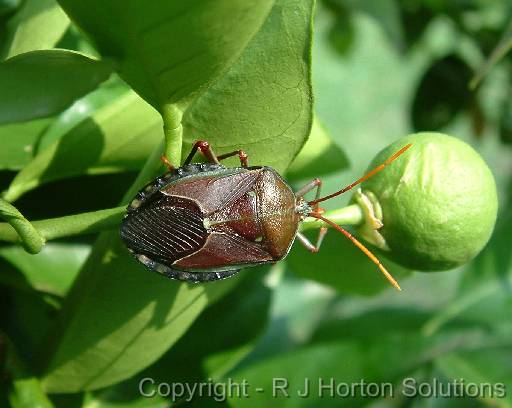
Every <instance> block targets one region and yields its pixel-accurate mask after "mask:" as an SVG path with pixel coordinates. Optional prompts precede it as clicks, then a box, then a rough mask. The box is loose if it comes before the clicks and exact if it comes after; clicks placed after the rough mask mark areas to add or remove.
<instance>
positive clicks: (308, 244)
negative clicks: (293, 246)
mask: <svg viewBox="0 0 512 408" xmlns="http://www.w3.org/2000/svg"><path fill="white" fill-rule="evenodd" d="M325 234H327V227H322V228H320V231H319V232H318V238H317V239H316V245H313V244H312V243H311V241H310V240H309V239H307V238H306V236H305V235H304V234H301V233H300V232H297V238H298V240H299V241H300V243H301V244H302V245H304V246H305V247H306V248H307V249H308V251H310V252H318V251H319V250H320V245H322V242H323V240H324V237H325Z"/></svg>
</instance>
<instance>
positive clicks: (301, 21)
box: [183, 0, 312, 172]
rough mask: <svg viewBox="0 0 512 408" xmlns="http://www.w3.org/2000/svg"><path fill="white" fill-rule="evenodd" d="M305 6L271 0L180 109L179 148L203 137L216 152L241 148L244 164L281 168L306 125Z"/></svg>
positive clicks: (307, 63) (308, 111)
mask: <svg viewBox="0 0 512 408" xmlns="http://www.w3.org/2000/svg"><path fill="white" fill-rule="evenodd" d="M311 7H312V5H311V2H309V1H308V2H302V3H300V4H297V3H296V2H293V1H289V0H281V1H278V2H277V3H276V5H275V7H274V8H273V9H272V12H271V13H270V14H269V15H268V17H267V20H266V21H265V23H264V25H263V26H262V27H261V29H260V31H259V33H258V34H257V35H256V36H255V37H254V38H253V40H252V41H251V42H250V44H249V45H248V47H247V49H246V50H245V51H244V53H243V54H242V55H241V57H240V58H239V59H238V60H237V61H236V63H235V64H234V65H233V66H232V67H231V68H230V69H229V71H227V72H226V74H225V75H224V76H223V77H222V78H219V79H218V80H217V81H216V82H215V83H214V84H213V85H212V86H211V87H210V88H209V89H208V91H206V92H205V93H204V94H202V95H201V96H200V97H199V98H198V99H196V100H195V101H194V102H193V104H192V105H191V106H189V108H188V109H187V111H186V112H185V113H184V116H183V127H184V136H183V138H184V141H185V148H184V151H187V148H188V146H190V145H191V144H192V142H193V141H194V140H197V139H198V138H204V139H206V140H208V141H209V142H210V144H211V145H212V146H213V147H214V149H215V151H216V152H218V153H226V152H230V151H233V150H236V149H240V148H243V149H244V150H245V152H246V153H247V154H248V156H249V164H253V165H267V166H271V167H274V168H275V169H277V170H278V171H280V172H283V171H284V170H285V169H286V168H287V166H288V165H289V163H290V162H291V161H292V160H293V158H294V157H295V155H296V154H297V153H298V152H299V150H300V149H301V148H302V146H303V144H304V141H305V138H306V137H307V135H308V134H309V132H310V129H311V124H312V109H311V108H312V106H311V97H312V93H311V86H310V83H309V72H310V61H309V52H310V51H309V48H310V46H311V35H310V32H309V26H310V23H311V21H310V19H311ZM292 29H293V34H291V32H290V30H292ZM277 39H279V40H277ZM225 163H226V165H228V166H229V165H239V162H237V158H236V157H234V158H231V159H228V160H226V161H225Z"/></svg>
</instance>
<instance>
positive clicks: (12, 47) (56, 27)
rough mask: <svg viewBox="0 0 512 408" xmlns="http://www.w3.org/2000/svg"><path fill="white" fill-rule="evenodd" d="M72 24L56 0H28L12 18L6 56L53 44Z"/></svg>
mask: <svg viewBox="0 0 512 408" xmlns="http://www.w3.org/2000/svg"><path fill="white" fill-rule="evenodd" d="M68 26H69V19H68V17H67V16H66V14H65V13H64V11H63V10H62V9H61V8H60V7H59V5H58V4H57V2H56V1H55V0H26V1H25V2H24V3H23V6H22V7H21V9H20V10H19V11H18V13H17V14H16V15H15V16H14V17H13V18H12V19H11V20H10V21H9V22H8V24H7V27H8V31H7V39H6V41H5V43H4V44H3V46H2V52H1V54H0V55H2V59H4V58H10V57H12V56H14V55H18V54H21V53H24V52H29V51H35V50H42V49H45V48H52V47H53V46H54V45H55V44H57V42H58V41H59V39H60V38H61V37H62V35H63V34H64V32H65V31H66V29H67V28H68Z"/></svg>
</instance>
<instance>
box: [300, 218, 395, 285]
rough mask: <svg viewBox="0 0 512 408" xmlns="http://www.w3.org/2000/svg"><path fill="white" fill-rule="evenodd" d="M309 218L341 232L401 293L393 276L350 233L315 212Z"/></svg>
mask: <svg viewBox="0 0 512 408" xmlns="http://www.w3.org/2000/svg"><path fill="white" fill-rule="evenodd" d="M309 215H310V216H311V217H314V218H318V219H319V220H322V221H324V222H325V223H326V224H329V225H330V226H331V227H333V228H334V229H336V230H338V231H339V232H341V233H342V234H343V235H345V236H346V237H347V238H348V239H349V240H350V241H352V243H353V244H354V245H355V246H356V247H358V248H359V249H360V250H361V251H362V252H363V253H364V254H365V255H366V256H367V257H368V258H370V260H371V261H372V262H373V263H374V264H376V265H377V266H378V267H379V269H380V271H381V272H382V274H383V275H384V276H385V277H386V279H387V280H388V281H389V282H390V283H391V284H392V285H393V286H394V287H395V288H396V289H398V290H399V291H402V288H401V287H400V285H399V284H398V282H397V281H396V279H395V278H393V276H392V275H391V274H390V273H389V272H388V270H387V269H386V268H385V267H384V265H382V264H381V263H380V261H379V259H378V258H377V257H376V256H375V255H374V254H373V253H372V252H371V251H370V250H369V249H368V248H366V247H365V246H364V245H363V244H362V243H361V242H359V241H358V240H357V239H356V238H355V237H354V236H353V235H352V234H351V233H350V232H348V231H347V230H346V229H344V228H342V227H340V226H339V225H338V224H336V223H335V222H333V221H331V220H330V219H328V218H325V217H322V216H321V215H320V214H318V213H315V212H312V213H311V214H309Z"/></svg>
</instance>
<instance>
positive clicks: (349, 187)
mask: <svg viewBox="0 0 512 408" xmlns="http://www.w3.org/2000/svg"><path fill="white" fill-rule="evenodd" d="M411 146H412V144H411V143H409V144H408V145H405V146H404V147H402V148H401V149H400V150H399V151H397V152H396V153H395V154H394V155H393V156H391V157H390V158H389V159H387V160H386V161H385V162H384V163H382V164H380V165H378V166H377V167H375V168H374V169H373V170H371V171H370V172H368V173H367V174H365V175H364V176H363V177H361V178H360V179H358V180H356V181H354V182H353V183H352V184H349V185H348V186H346V187H344V188H342V189H341V190H339V191H336V192H335V193H332V194H329V195H327V196H325V197H321V198H317V199H315V200H312V201H308V204H309V205H315V204H318V203H321V202H322V201H326V200H329V199H331V198H333V197H336V196H339V195H340V194H343V193H345V192H347V191H348V190H351V189H352V188H354V187H355V186H357V185H358V184H361V183H362V182H363V181H365V180H368V179H369V178H370V177H371V176H373V175H374V174H375V173H378V172H379V171H381V170H382V169H384V167H386V166H388V165H389V164H391V163H392V162H393V161H394V160H395V159H397V158H398V156H400V155H401V154H402V153H404V152H405V151H406V150H407V149H408V148H409V147H411Z"/></svg>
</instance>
